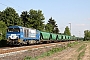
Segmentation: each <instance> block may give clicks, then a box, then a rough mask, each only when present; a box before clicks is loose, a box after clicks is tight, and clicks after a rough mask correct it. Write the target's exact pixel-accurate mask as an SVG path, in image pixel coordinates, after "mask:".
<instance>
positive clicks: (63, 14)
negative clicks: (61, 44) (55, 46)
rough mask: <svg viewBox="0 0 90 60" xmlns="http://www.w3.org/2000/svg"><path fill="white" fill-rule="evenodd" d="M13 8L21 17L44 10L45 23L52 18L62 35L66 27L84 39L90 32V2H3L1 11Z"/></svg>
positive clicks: (43, 0)
mask: <svg viewBox="0 0 90 60" xmlns="http://www.w3.org/2000/svg"><path fill="white" fill-rule="evenodd" d="M6 7H12V8H14V9H15V10H16V12H17V13H18V14H19V15H20V14H21V12H22V11H29V10H30V9H34V10H42V12H43V14H44V17H45V23H47V22H48V20H49V18H50V17H52V18H53V19H54V20H55V21H56V24H57V25H58V28H59V30H60V32H61V33H63V32H64V30H65V27H66V26H68V27H69V28H70V24H69V23H71V34H72V35H75V36H78V37H84V31H85V30H90V0H26V1H25V0H2V1H0V11H3V10H4V9H6Z"/></svg>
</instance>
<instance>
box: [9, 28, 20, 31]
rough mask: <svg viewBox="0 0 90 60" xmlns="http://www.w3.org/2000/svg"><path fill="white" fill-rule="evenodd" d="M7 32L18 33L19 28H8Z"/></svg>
mask: <svg viewBox="0 0 90 60" xmlns="http://www.w3.org/2000/svg"><path fill="white" fill-rule="evenodd" d="M8 32H20V29H19V28H9V29H8Z"/></svg>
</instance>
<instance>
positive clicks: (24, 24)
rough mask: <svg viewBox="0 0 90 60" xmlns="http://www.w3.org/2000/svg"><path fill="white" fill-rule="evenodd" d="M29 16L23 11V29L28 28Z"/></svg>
mask: <svg viewBox="0 0 90 60" xmlns="http://www.w3.org/2000/svg"><path fill="white" fill-rule="evenodd" d="M29 19H30V18H29V14H28V12H27V11H23V12H22V13H21V20H22V22H23V26H24V27H28V24H27V23H28V21H29Z"/></svg>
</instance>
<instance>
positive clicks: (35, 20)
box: [29, 9, 45, 30]
mask: <svg viewBox="0 0 90 60" xmlns="http://www.w3.org/2000/svg"><path fill="white" fill-rule="evenodd" d="M29 14H30V16H29V17H30V20H29V21H30V22H29V23H31V24H33V25H31V27H33V28H35V29H38V30H43V29H44V19H45V17H44V15H43V13H42V11H41V10H33V9H31V10H30V11H29Z"/></svg>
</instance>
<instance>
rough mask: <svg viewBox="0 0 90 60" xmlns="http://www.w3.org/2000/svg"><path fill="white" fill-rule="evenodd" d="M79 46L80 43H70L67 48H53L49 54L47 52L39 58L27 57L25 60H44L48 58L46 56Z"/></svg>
mask: <svg viewBox="0 0 90 60" xmlns="http://www.w3.org/2000/svg"><path fill="white" fill-rule="evenodd" d="M76 44H78V42H73V43H69V44H67V46H66V47H65V46H63V47H60V48H53V49H52V50H50V51H48V52H45V53H43V54H41V55H40V56H37V57H34V58H33V57H25V59H24V60H37V59H38V58H41V57H42V58H43V57H46V56H50V55H52V54H54V53H57V52H61V51H62V50H64V49H66V48H67V47H72V46H74V45H76Z"/></svg>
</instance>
